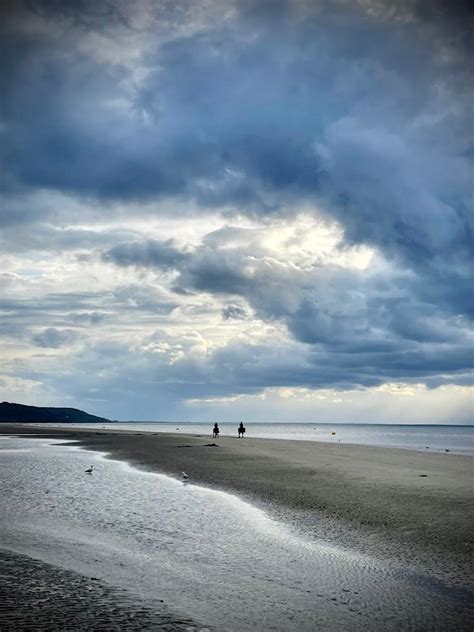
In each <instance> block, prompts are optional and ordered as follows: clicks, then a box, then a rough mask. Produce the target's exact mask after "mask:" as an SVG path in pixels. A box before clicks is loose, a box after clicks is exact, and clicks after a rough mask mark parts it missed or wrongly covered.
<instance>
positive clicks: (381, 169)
mask: <svg viewBox="0 0 474 632" xmlns="http://www.w3.org/2000/svg"><path fill="white" fill-rule="evenodd" d="M2 6H3V8H2V10H1V11H2V15H1V16H0V17H1V24H2V26H1V27H0V29H1V33H0V37H1V41H2V47H3V48H4V52H3V55H2V61H1V65H2V68H1V73H0V83H1V88H0V89H1V92H2V104H1V121H0V134H1V142H0V155H1V161H2V166H1V170H2V210H1V227H0V228H1V236H0V252H1V255H0V286H1V295H0V296H1V298H0V308H1V316H2V317H1V321H0V333H1V345H2V353H1V357H0V361H1V376H0V387H1V391H2V397H1V399H3V400H7V401H17V402H22V403H26V404H36V405H52V406H61V405H66V406H76V407H80V408H83V409H85V410H87V411H89V412H91V413H95V414H99V415H104V416H106V417H109V418H113V419H122V420H128V419H146V420H151V419H156V420H196V421H198V420H199V421H200V420H215V419H218V420H222V421H233V420H239V419H240V418H244V419H246V420H247V421H252V420H254V421H316V422H317V421H328V422H338V421H339V422H351V421H354V422H395V423H413V422H414V423H468V422H469V421H470V420H471V421H472V402H473V399H472V387H471V386H470V382H471V375H472V374H470V370H471V368H472V357H473V353H472V352H473V347H472V321H471V320H470V317H471V315H472V296H471V291H470V290H471V287H470V284H471V273H472V267H471V263H472V251H471V247H472V241H471V240H472V215H471V214H470V213H471V212H472V202H473V166H472V160H473V157H474V141H473V133H472V131H473V130H472V121H473V119H472V115H473V112H472V103H473V93H472V88H471V86H472V85H473V73H472V60H473V57H472V38H471V39H470V32H471V33H472V26H473V25H472V20H471V18H470V14H469V3H468V2H467V1H465V2H464V1H459V0H454V1H450V2H446V1H443V0H273V1H271V0H240V1H239V0H234V1H233V2H230V1H229V2H226V1H225V0H172V1H170V0H139V1H136V2H133V3H132V2H129V1H128V0H70V1H68V0H24V2H22V1H21V0H15V1H13V2H3V3H2Z"/></svg>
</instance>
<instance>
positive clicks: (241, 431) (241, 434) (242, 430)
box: [237, 421, 245, 439]
mask: <svg viewBox="0 0 474 632" xmlns="http://www.w3.org/2000/svg"><path fill="white" fill-rule="evenodd" d="M237 432H238V433H239V439H240V438H242V439H243V438H244V435H245V426H244V422H243V421H241V422H240V425H239V427H238V428H237Z"/></svg>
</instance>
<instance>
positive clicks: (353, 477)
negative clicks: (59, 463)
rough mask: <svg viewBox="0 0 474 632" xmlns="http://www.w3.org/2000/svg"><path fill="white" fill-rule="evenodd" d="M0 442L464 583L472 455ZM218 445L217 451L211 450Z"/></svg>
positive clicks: (125, 436)
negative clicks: (84, 459)
mask: <svg viewBox="0 0 474 632" xmlns="http://www.w3.org/2000/svg"><path fill="white" fill-rule="evenodd" d="M0 434H9V435H19V436H28V435H29V436H32V435H36V436H44V437H45V438H55V439H58V438H63V439H65V440H67V439H74V440H76V441H78V445H79V446H80V447H82V448H85V449H88V450H93V451H98V452H105V453H107V454H108V455H110V457H111V458H114V459H117V460H120V461H127V462H129V463H130V464H132V465H134V466H137V467H138V468H140V469H145V470H149V471H154V472H158V473H163V474H167V475H171V476H174V477H175V478H180V477H181V471H183V470H184V471H186V472H188V473H189V474H190V481H191V482H195V483H197V484H202V485H207V486H210V487H213V488H217V489H221V490H223V491H228V492H233V493H237V494H239V495H240V496H242V497H243V498H245V499H247V500H249V501H250V502H252V503H253V504H256V505H257V506H260V507H261V508H264V509H266V510H267V511H269V513H270V514H272V515H274V516H275V517H277V518H281V519H282V520H285V521H287V522H290V523H293V525H294V526H296V527H297V528H300V529H301V528H303V529H304V530H307V531H309V532H310V533H311V535H312V536H314V537H316V538H317V539H319V540H322V541H328V542H329V543H331V544H337V545H339V546H342V547H345V548H354V549H356V550H358V551H360V552H362V553H365V554H369V555H374V556H378V557H386V558H389V559H394V560H396V561H399V562H401V563H402V564H409V565H413V564H414V565H415V566H417V567H418V566H421V567H422V568H426V569H429V572H430V573H431V574H433V575H435V576H437V577H439V578H441V579H446V580H449V581H450V583H453V584H454V585H458V586H459V585H463V586H467V585H468V584H469V581H470V578H471V572H472V568H471V564H470V560H469V556H470V554H471V551H472V543H473V542H472V540H473V538H472V533H471V532H472V528H471V527H472V518H473V505H474V503H473V500H474V495H473V492H472V473H473V467H472V466H473V462H474V461H473V457H470V456H462V455H455V454H440V453H434V452H430V453H423V452H418V451H415V450H407V449H399V448H380V447H373V446H361V445H355V444H330V443H323V442H321V443H318V442H315V441H301V440H281V439H252V438H246V439H243V440H240V441H239V440H238V439H237V438H233V437H221V438H220V439H218V440H213V439H211V438H210V437H209V435H191V434H184V433H183V434H181V433H180V434H165V433H155V434H153V433H144V432H133V431H130V430H116V429H100V430H99V429H90V428H77V427H75V428H65V427H62V428H43V427H39V426H25V425H23V424H18V425H14V424H11V425H10V424H2V426H0ZM214 443H216V444H217V446H214V445H212V444H214Z"/></svg>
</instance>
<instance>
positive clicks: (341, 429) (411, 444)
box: [42, 421, 474, 455]
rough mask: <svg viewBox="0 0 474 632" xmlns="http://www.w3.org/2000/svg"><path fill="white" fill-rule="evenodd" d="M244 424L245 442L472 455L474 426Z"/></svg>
mask: <svg viewBox="0 0 474 632" xmlns="http://www.w3.org/2000/svg"><path fill="white" fill-rule="evenodd" d="M218 423H219V429H220V434H221V435H223V436H237V426H238V424H237V423H230V422H222V423H221V422H218ZM244 424H245V427H246V435H245V436H246V438H247V439H249V438H267V439H296V440H300V441H324V442H328V443H347V444H355V445H371V446H380V447H385V448H405V449H408V450H419V451H423V452H426V451H429V452H453V453H454V454H465V455H474V425H470V426H455V425H427V424H425V425H411V424H410V425H409V424H404V425H401V424H398V425H395V424H330V423H271V422H266V423H253V422H249V421H245V422H244ZM42 425H44V424H42ZM51 425H55V424H51ZM67 425H68V427H71V426H77V427H82V428H84V427H90V428H102V427H106V428H115V429H117V430H133V431H136V432H171V433H183V434H186V433H190V434H197V435H209V436H210V435H212V427H213V425H214V422H212V423H195V422H184V423H183V422H182V423H176V422H173V423H169V422H113V423H108V424H107V425H106V426H104V425H103V424H87V423H86V424H67Z"/></svg>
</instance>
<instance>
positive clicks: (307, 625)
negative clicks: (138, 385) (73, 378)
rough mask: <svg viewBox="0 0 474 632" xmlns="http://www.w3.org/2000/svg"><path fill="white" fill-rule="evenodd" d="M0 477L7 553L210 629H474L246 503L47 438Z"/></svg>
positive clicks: (1, 457) (400, 573) (410, 585)
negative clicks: (117, 590) (155, 605)
mask: <svg viewBox="0 0 474 632" xmlns="http://www.w3.org/2000/svg"><path fill="white" fill-rule="evenodd" d="M91 464H93V465H94V473H93V474H92V475H88V474H86V473H85V470H86V469H87V468H88V467H89V466H90V465H91ZM0 467H1V478H0V518H1V519H0V539H1V542H2V547H4V548H6V549H8V550H11V551H14V552H16V553H20V554H26V555H30V556H31V557H34V558H36V559H39V560H42V561H44V562H48V563H52V564H55V565H57V566H60V567H62V568H65V569H69V570H73V571H76V572H79V573H82V574H84V575H88V576H91V575H93V576H94V577H97V578H99V579H101V580H103V581H104V582H107V583H108V584H110V585H112V586H116V587H118V588H120V589H124V590H126V591H127V592H128V593H129V594H130V595H132V596H133V595H137V596H139V597H140V598H141V599H144V600H145V601H147V602H149V603H150V604H153V603H161V602H160V601H159V600H163V602H164V604H165V605H166V607H167V608H169V609H170V611H172V612H175V613H180V614H181V615H182V616H183V617H188V618H190V619H192V620H193V621H199V622H200V625H201V626H202V627H201V629H204V627H207V628H209V629H210V630H222V631H224V632H225V631H232V632H233V631H237V630H239V631H246V630H249V631H250V630H252V631H255V630H259V631H262V632H264V631H266V630H275V631H281V632H283V631H285V632H290V631H292V630H295V631H298V632H300V631H301V632H304V631H314V630H324V631H325V632H332V631H336V630H337V631H340V630H354V631H356V632H357V631H358V630H361V631H362V630H364V631H366V632H367V631H369V632H370V631H374V632H375V631H377V632H379V631H380V630H384V631H385V630H386V631H392V630H393V631H399V630H419V631H421V630H423V631H424V630H437V631H439V630H471V629H472V623H473V620H472V617H471V618H470V615H469V612H468V607H469V606H468V603H469V598H470V595H469V594H467V592H465V591H463V590H460V589H455V588H453V587H450V586H448V585H445V584H443V583H441V582H439V581H435V580H434V579H433V578H431V577H429V576H426V575H422V574H417V573H416V572H414V571H413V569H404V568H402V567H400V566H398V565H397V564H390V563H389V562H387V561H383V562H382V561H379V560H376V559H373V558H370V557H366V556H362V555H360V554H358V553H357V552H355V551H350V550H343V549H338V548H335V547H334V546H330V545H328V544H326V543H324V542H322V541H319V540H315V539H311V538H310V537H309V536H308V537H305V536H304V535H301V534H300V533H298V534H297V533H296V532H294V531H293V530H292V528H291V527H290V526H288V525H285V524H283V523H280V522H277V521H275V520H273V519H271V518H270V517H269V516H268V515H267V514H266V513H265V512H263V511H262V510H260V509H258V508H255V507H253V506H252V505H250V504H248V503H247V502H244V501H242V500H241V499H239V498H238V497H237V496H235V495H232V494H228V493H224V492H221V491H215V490H212V489H208V488H204V487H200V486H197V485H193V484H192V483H183V482H182V481H178V480H175V479H173V478H170V477H168V476H164V475H161V474H154V473H150V472H143V471H140V470H137V469H135V468H133V467H131V466H129V465H127V464H126V463H122V462H119V461H114V460H110V459H107V458H104V455H100V454H98V453H95V452H88V451H85V450H81V449H78V448H76V447H74V445H73V442H71V443H69V444H68V445H63V444H61V442H59V441H57V440H56V441H53V440H46V439H43V438H41V439H40V438H35V439H25V438H14V437H2V438H0ZM471 597H472V596H471Z"/></svg>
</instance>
